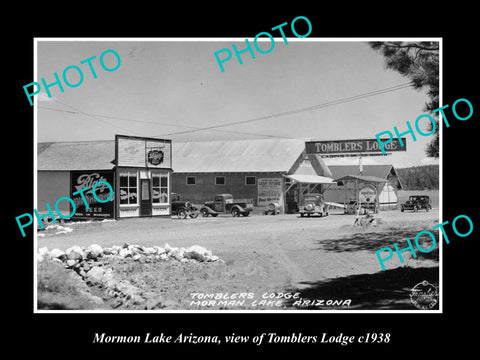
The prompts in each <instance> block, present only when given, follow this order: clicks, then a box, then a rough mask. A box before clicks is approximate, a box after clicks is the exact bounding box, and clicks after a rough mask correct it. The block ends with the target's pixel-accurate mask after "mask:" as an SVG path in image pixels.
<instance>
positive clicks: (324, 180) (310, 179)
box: [285, 174, 336, 184]
mask: <svg viewBox="0 0 480 360" xmlns="http://www.w3.org/2000/svg"><path fill="white" fill-rule="evenodd" d="M285 177H286V178H288V179H291V180H293V181H295V182H297V183H302V184H335V183H336V182H335V181H334V180H333V179H332V178H329V177H325V176H319V175H300V174H292V175H285Z"/></svg>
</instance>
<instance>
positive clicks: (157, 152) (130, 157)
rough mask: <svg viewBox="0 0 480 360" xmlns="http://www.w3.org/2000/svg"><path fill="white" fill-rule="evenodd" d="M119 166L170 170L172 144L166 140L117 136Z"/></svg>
mask: <svg viewBox="0 0 480 360" xmlns="http://www.w3.org/2000/svg"><path fill="white" fill-rule="evenodd" d="M115 141H116V149H117V150H116V152H117V154H116V158H117V166H134V167H147V168H155V169H170V168H171V167H172V157H171V153H172V142H171V141H170V140H164V139H153V138H139V137H134V136H133V137H132V136H122V135H116V136H115Z"/></svg>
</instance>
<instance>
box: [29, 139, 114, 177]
mask: <svg viewBox="0 0 480 360" xmlns="http://www.w3.org/2000/svg"><path fill="white" fill-rule="evenodd" d="M37 151H38V156H37V168H38V170H109V169H113V167H114V164H113V163H112V161H113V160H114V159H115V141H113V140H110V141H74V142H57V143H38V145H37Z"/></svg>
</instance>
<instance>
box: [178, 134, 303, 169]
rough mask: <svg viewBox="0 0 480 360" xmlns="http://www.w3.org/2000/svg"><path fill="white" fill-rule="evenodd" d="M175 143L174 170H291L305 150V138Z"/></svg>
mask: <svg viewBox="0 0 480 360" xmlns="http://www.w3.org/2000/svg"><path fill="white" fill-rule="evenodd" d="M172 147H173V151H172V157H173V166H172V167H173V171H174V172H183V173H194V172H204V173H209V172H288V171H289V170H290V168H291V167H292V165H293V164H294V163H295V161H296V160H297V159H298V158H299V157H300V155H301V154H302V152H303V150H304V148H305V141H303V140H295V139H258V140H234V141H233V140H232V141H202V142H183V143H180V142H172Z"/></svg>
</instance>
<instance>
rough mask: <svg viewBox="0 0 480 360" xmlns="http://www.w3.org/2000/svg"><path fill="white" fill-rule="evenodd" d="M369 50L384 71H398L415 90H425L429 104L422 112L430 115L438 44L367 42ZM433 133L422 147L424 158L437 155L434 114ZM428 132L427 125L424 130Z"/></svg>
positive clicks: (436, 89) (435, 98) (436, 99)
mask: <svg viewBox="0 0 480 360" xmlns="http://www.w3.org/2000/svg"><path fill="white" fill-rule="evenodd" d="M370 46H371V47H372V49H374V50H377V51H379V52H380V53H381V54H382V55H383V56H384V57H385V65H386V67H387V68H388V69H392V70H395V71H398V72H399V73H400V74H401V75H403V76H405V77H407V78H408V79H410V81H411V83H412V86H413V87H414V88H415V89H425V90H426V93H427V96H428V98H429V101H428V102H427V103H426V104H425V109H424V111H428V112H430V113H432V111H433V110H435V109H437V108H438V107H439V48H440V47H439V43H438V42H433V41H418V42H404V41H385V42H380V41H376V42H370ZM434 118H435V125H436V127H435V133H434V134H433V135H432V136H433V139H432V140H431V142H430V143H429V144H428V145H427V147H426V148H425V152H426V154H427V156H430V157H435V158H438V156H439V119H438V112H437V113H434ZM431 130H432V124H429V129H428V131H431Z"/></svg>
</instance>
